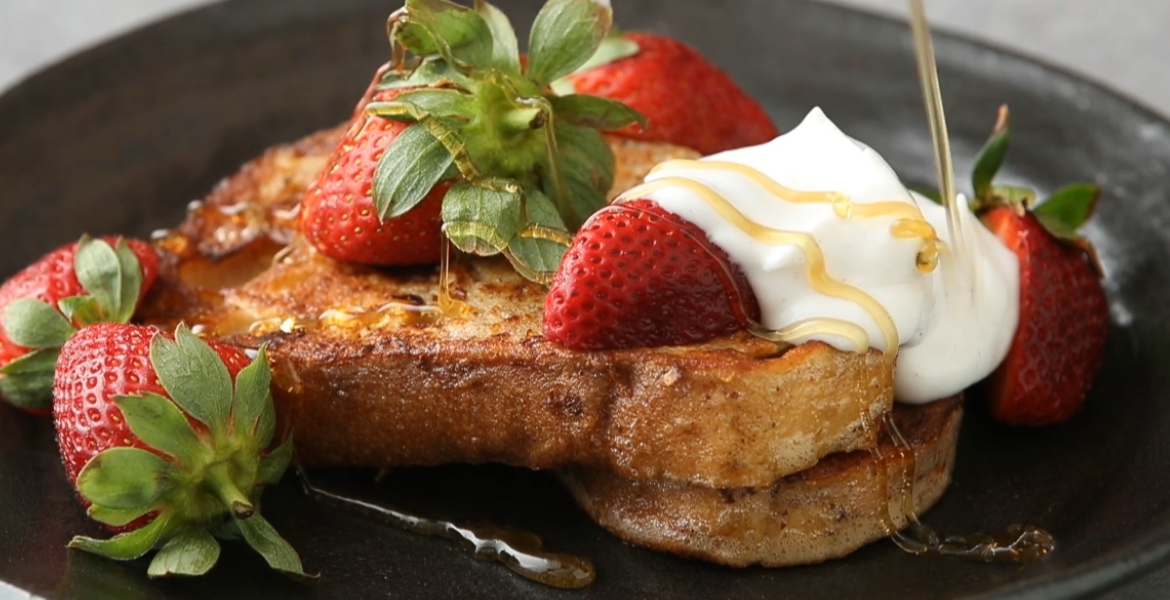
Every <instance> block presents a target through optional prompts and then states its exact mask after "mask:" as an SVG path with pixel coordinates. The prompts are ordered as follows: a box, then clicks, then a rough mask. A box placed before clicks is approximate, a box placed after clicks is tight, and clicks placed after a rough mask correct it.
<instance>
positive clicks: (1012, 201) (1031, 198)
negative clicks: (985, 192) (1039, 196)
mask: <svg viewBox="0 0 1170 600" xmlns="http://www.w3.org/2000/svg"><path fill="white" fill-rule="evenodd" d="M991 196H992V197H993V198H997V199H999V200H1000V201H1002V202H1004V203H1006V204H1007V205H1008V206H1012V207H1020V208H1031V207H1032V205H1033V204H1035V203H1036V190H1033V189H1032V188H1026V187H1022V186H1018V185H993V186H991Z"/></svg>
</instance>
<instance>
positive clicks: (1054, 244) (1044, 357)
mask: <svg viewBox="0 0 1170 600" xmlns="http://www.w3.org/2000/svg"><path fill="white" fill-rule="evenodd" d="M984 222H985V223H987V225H988V227H989V228H990V229H991V231H992V232H994V233H995V234H996V235H997V236H998V237H999V239H1000V240H1001V241H1003V242H1004V245H1005V246H1007V247H1008V248H1009V249H1010V250H1012V251H1013V252H1014V253H1015V254H1016V256H1017V257H1018V258H1019V262H1020V314H1019V325H1018V326H1017V329H1016V334H1015V337H1014V338H1013V339H1012V345H1011V348H1010V350H1009V351H1008V355H1007V358H1005V359H1004V361H1003V363H1002V364H1001V365H1000V367H999V369H998V370H996V372H995V373H993V374H992V376H991V379H990V382H989V384H990V385H989V391H990V396H991V412H992V415H993V416H994V417H995V418H996V419H997V420H999V421H1002V422H1005V423H1012V424H1016V425H1028V426H1043V425H1050V424H1054V423H1059V422H1061V421H1064V420H1066V419H1068V418H1069V417H1071V416H1072V415H1073V413H1075V412H1076V411H1077V410H1079V409H1080V407H1081V405H1082V404H1083V403H1084V399H1085V395H1086V394H1087V393H1088V390H1089V386H1090V384H1091V383H1092V381H1093V377H1094V376H1095V375H1096V373H1097V370H1098V369H1099V368H1100V366H1101V363H1102V361H1103V360H1104V357H1105V339H1106V336H1107V335H1108V331H1109V307H1108V302H1107V300H1106V297H1105V291H1104V289H1103V288H1102V287H1101V283H1100V280H1099V278H1098V275H1097V272H1096V270H1095V269H1094V268H1093V266H1092V265H1091V263H1090V262H1089V259H1088V257H1087V256H1086V254H1085V252H1084V250H1082V249H1081V248H1078V247H1076V246H1075V245H1073V244H1070V243H1065V242H1061V241H1059V240H1057V239H1056V238H1054V237H1053V236H1052V235H1051V234H1049V233H1048V232H1047V231H1046V230H1045V229H1044V227H1043V226H1042V225H1041V224H1040V222H1039V221H1037V220H1036V218H1035V217H1034V216H1032V215H1030V214H1026V215H1023V216H1021V215H1018V214H1017V213H1016V212H1014V210H1013V209H1011V208H1008V207H998V208H994V209H992V210H991V211H989V212H988V213H987V215H986V216H985V217H984Z"/></svg>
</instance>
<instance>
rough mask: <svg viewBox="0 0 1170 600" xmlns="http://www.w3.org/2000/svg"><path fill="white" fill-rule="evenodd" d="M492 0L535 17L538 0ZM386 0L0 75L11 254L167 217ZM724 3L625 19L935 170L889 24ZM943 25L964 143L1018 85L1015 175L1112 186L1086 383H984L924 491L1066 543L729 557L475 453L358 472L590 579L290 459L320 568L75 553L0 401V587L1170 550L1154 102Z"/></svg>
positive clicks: (731, 578)
mask: <svg viewBox="0 0 1170 600" xmlns="http://www.w3.org/2000/svg"><path fill="white" fill-rule="evenodd" d="M499 3H500V4H502V5H504V7H505V8H507V9H509V11H510V12H512V13H515V14H525V15H529V17H528V18H530V15H531V14H533V13H534V12H535V8H536V5H535V2H520V1H503V0H501V1H500V2H499ZM391 4H393V3H387V2H383V1H373V0H344V1H331V2H322V1H320V0H237V1H235V2H230V3H226V4H221V5H216V6H212V7H208V8H205V9H202V10H198V11H195V12H192V13H189V14H186V15H183V16H180V17H177V18H174V19H171V20H169V21H166V22H164V23H160V24H158V25H155V26H152V27H149V28H147V29H145V30H142V31H139V32H137V33H134V34H131V35H129V36H127V37H124V38H122V39H120V40H118V41H115V42H113V43H110V44H107V45H105V46H102V47H100V48H98V49H95V50H92V51H90V52H87V53H85V54H83V55H81V56H78V57H76V58H73V59H71V60H69V61H67V62H65V63H63V64H61V65H59V66H57V67H55V68H53V69H50V70H48V71H46V72H44V73H42V74H40V75H38V76H36V77H34V78H32V79H31V80H29V81H27V82H26V83H24V84H23V85H21V86H19V87H17V88H16V89H14V90H12V91H11V92H9V93H8V94H7V95H5V96H4V97H3V98H0V190H2V191H0V194H2V195H0V240H3V248H4V252H3V253H2V254H0V275H2V276H7V275H9V274H11V273H13V272H15V271H16V270H17V269H18V268H20V267H21V266H22V265H24V264H26V263H28V262H30V261H31V260H33V259H34V258H36V257H37V256H38V255H40V254H41V253H43V252H45V251H47V250H49V249H50V248H52V247H54V246H56V245H58V244H61V243H64V242H67V241H69V240H73V239H76V237H77V236H78V235H79V234H80V233H82V232H83V231H88V232H91V233H109V232H125V233H133V234H137V235H146V234H148V233H149V232H150V231H151V230H152V229H155V228H159V227H166V226H168V225H172V224H174V223H177V222H178V221H179V220H180V219H181V218H182V216H183V210H184V206H185V205H186V203H187V202H188V201H189V200H191V199H193V198H199V197H201V196H202V195H203V194H204V193H205V192H206V191H207V190H208V189H209V188H210V187H211V186H212V185H213V184H214V183H215V182H216V181H217V180H218V179H219V178H221V177H223V176H225V175H227V174H229V173H231V172H232V171H233V170H234V169H235V168H236V167H237V166H238V165H240V164H241V163H242V162H244V161H245V160H247V159H248V158H250V157H252V156H254V155H255V154H257V153H258V152H260V151H261V150H262V149H264V148H265V147H267V146H269V145H271V144H275V143H278V142H282V141H286V140H292V139H295V138H297V137H299V136H301V135H304V134H306V133H308V132H310V131H313V130H315V129H318V128H321V127H325V126H328V125H333V124H335V123H337V122H339V121H340V120H341V119H343V118H344V117H345V115H346V114H347V112H348V111H349V110H350V109H351V108H352V106H353V103H354V101H355V99H356V97H357V96H358V95H359V94H360V92H361V90H362V89H363V88H364V85H365V83H366V82H367V81H368V79H369V76H370V73H371V72H372V71H373V69H374V67H375V66H376V65H377V64H378V63H379V62H380V61H382V60H383V59H385V58H386V56H387V45H386V41H385V39H384V30H383V19H384V18H385V16H386V13H387V11H388V10H389V9H390V8H391V6H390V5H391ZM718 4H719V3H715V2H680V1H678V0H643V1H640V2H638V3H633V2H625V3H622V4H621V6H620V7H619V18H620V20H621V22H622V24H623V25H624V26H626V27H630V28H634V27H637V28H648V29H653V30H657V31H661V32H667V33H670V34H673V35H675V36H678V37H680V38H682V39H684V40H687V41H689V42H691V43H693V44H695V45H697V46H699V47H700V48H701V49H702V50H703V51H704V52H705V53H706V54H707V55H708V56H709V57H711V58H712V59H713V60H714V61H715V62H717V63H719V64H721V65H723V66H724V67H726V68H727V70H729V71H730V72H731V73H732V75H733V76H734V77H735V79H737V80H738V81H740V82H742V83H743V85H744V86H745V87H746V88H747V89H748V90H749V91H750V92H751V93H752V94H753V95H754V96H755V97H756V98H759V99H761V100H762V101H763V103H764V104H765V105H766V106H767V108H768V109H769V110H770V111H771V113H772V115H773V116H774V117H775V119H776V121H777V122H778V123H779V124H781V126H782V127H791V126H792V125H793V124H795V123H796V122H797V120H798V118H799V117H800V116H802V115H803V114H804V113H805V111H807V110H808V109H809V108H811V107H812V106H814V105H817V104H819V105H821V106H822V107H824V108H825V110H826V111H827V112H828V114H829V115H831V116H832V117H833V118H834V119H836V120H837V122H838V123H839V124H840V125H841V126H842V127H843V128H844V129H845V131H847V132H849V133H851V134H853V135H854V136H856V137H858V138H860V139H862V140H865V141H867V142H868V143H870V144H872V145H873V146H874V147H876V148H877V149H878V150H879V151H880V152H881V153H882V154H884V155H885V156H886V158H887V159H888V160H889V161H890V162H891V163H892V164H893V165H894V166H895V167H896V168H897V169H899V170H900V171H901V173H902V174H903V175H904V176H905V177H907V178H908V180H910V181H915V182H919V183H922V182H928V181H930V179H931V174H932V163H931V158H930V156H931V155H930V145H929V142H928V138H927V133H926V129H925V121H924V117H923V114H922V113H923V111H922V108H921V101H920V100H919V95H918V94H919V92H918V83H917V81H916V80H915V70H914V64H913V59H912V57H911V49H910V41H909V40H910V38H909V36H908V34H907V31H906V27H905V25H903V24H899V23H895V22H892V21H887V20H883V19H880V18H876V17H873V16H868V15H865V14H859V13H855V12H850V11H847V10H843V9H838V8H832V7H829V6H824V5H821V4H812V3H805V2H800V1H795V0H785V1H775V0H751V1H743V2H739V3H737V4H738V6H737V8H739V10H735V11H727V10H719V9H717V8H716V5H718ZM514 5H521V6H514ZM519 29H520V30H521V31H524V30H526V29H527V23H524V24H523V25H522V26H521V27H520V28H519ZM937 45H938V54H939V56H938V58H939V64H940V67H941V71H942V84H943V87H944V89H945V92H946V99H947V101H948V116H949V117H950V125H951V128H952V131H951V133H952V136H953V140H954V144H955V149H956V153H957V159H958V163H959V165H961V166H962V167H966V166H967V165H969V164H970V159H971V156H972V154H973V153H974V152H975V151H976V150H977V149H978V147H979V145H980V144H981V141H982V140H983V139H984V136H985V135H986V133H987V131H988V129H989V127H990V126H991V122H992V119H993V117H994V115H995V109H996V107H997V106H998V104H999V103H1001V102H1008V103H1010V104H1011V106H1012V108H1013V113H1014V117H1015V119H1014V121H1015V122H1014V125H1015V129H1016V135H1015V140H1016V143H1015V145H1014V147H1013V150H1012V156H1011V160H1010V171H1009V173H1007V176H1008V177H1009V178H1011V179H1015V180H1017V181H1019V182H1022V183H1026V184H1031V185H1034V186H1036V187H1038V188H1040V189H1041V190H1042V191H1049V190H1051V189H1053V188H1054V187H1055V186H1057V185H1059V184H1062V183H1064V182H1069V181H1073V180H1078V179H1091V180H1095V181H1096V182H1097V183H1099V184H1101V185H1102V186H1103V188H1104V193H1105V202H1104V206H1103V207H1102V211H1101V215H1100V216H1099V217H1098V218H1097V220H1096V221H1095V223H1094V228H1093V230H1092V235H1093V237H1094V238H1095V239H1096V240H1097V241H1098V243H1099V244H1100V248H1101V251H1102V258H1103V259H1104V262H1105V265H1106V268H1107V270H1108V272H1109V279H1108V286H1109V292H1110V296H1111V298H1112V301H1113V315H1114V321H1115V325H1114V328H1113V332H1112V335H1111V337H1110V340H1109V357H1108V360H1107V362H1106V365H1105V368H1104V370H1103V371H1102V373H1101V375H1100V377H1099V379H1098V381H1097V384H1096V386H1095V388H1094V390H1093V393H1092V396H1091V397H1090V399H1089V403H1088V408H1087V409H1086V410H1085V411H1084V412H1083V413H1082V414H1081V415H1080V416H1078V417H1077V418H1075V419H1074V420H1072V421H1071V422H1069V423H1067V424H1066V425H1063V426H1060V427H1056V428H1052V429H1048V430H1044V431H1016V430H1011V429H1006V428H1003V427H998V426H996V425H994V424H992V423H991V422H990V421H989V419H988V418H987V416H986V414H985V413H984V412H983V411H982V410H981V409H979V408H978V407H977V406H972V408H971V410H970V411H969V416H968V418H967V420H966V423H965V424H964V427H963V435H962V440H961V444H960V448H959V455H958V465H957V470H956V472H955V482H954V485H953V486H952V487H951V489H950V491H949V492H948V493H947V495H946V497H945V498H944V499H943V500H942V502H941V503H940V504H939V505H938V507H937V508H936V509H935V510H933V511H932V512H931V513H930V514H929V522H931V523H933V524H934V525H935V526H936V527H938V528H940V529H944V530H949V531H969V530H973V529H978V528H989V527H996V526H1002V525H1004V524H1007V523H1010V522H1016V521H1028V522H1033V523H1035V524H1038V525H1041V526H1043V527H1046V528H1048V529H1049V530H1051V531H1052V532H1053V533H1054V534H1055V535H1056V537H1057V539H1058V540H1059V543H1060V547H1059V550H1058V551H1057V552H1056V553H1055V554H1054V555H1053V556H1051V557H1050V558H1049V559H1047V560H1044V561H1042V562H1039V563H1037V564H1032V565H1029V566H1027V567H1022V568H1021V567H1015V566H994V565H984V564H971V563H965V562H959V561H954V560H935V559H918V558H913V557H910V556H907V555H904V554H902V553H901V552H899V551H898V550H897V549H896V548H895V547H894V546H893V545H892V544H891V543H889V542H887V541H882V542H879V543H875V544H872V545H871V546H869V547H866V548H864V549H862V550H860V551H859V552H857V553H856V554H854V555H852V556H850V557H848V558H846V559H844V560H838V561H833V562H830V563H828V564H824V565H817V566H809V567H800V568H792V569H779V570H764V569H744V570H732V569H726V568H721V567H717V566H713V565H708V564H703V563H698V562H692V561H687V560H682V559H678V558H675V557H673V556H666V555H662V554H656V553H654V552H649V551H646V550H642V549H639V548H634V547H631V546H628V545H625V544H622V543H621V542H618V541H617V540H616V539H615V538H613V537H610V536H609V535H608V534H606V533H605V532H603V531H602V530H601V529H600V528H598V527H597V526H595V525H594V524H593V523H592V522H590V521H589V520H587V519H586V518H585V517H584V516H582V515H581V514H580V513H578V512H577V511H576V510H575V509H574V507H573V506H572V504H571V503H570V500H569V498H568V496H567V495H566V494H565V493H564V492H562V491H561V490H560V489H559V488H558V487H556V485H555V484H553V483H552V482H551V481H550V480H549V479H547V478H546V477H545V476H544V475H542V474H538V473H530V472H522V471H518V470H510V469H505V468H502V467H485V468H467V467H464V468H451V469H435V470H418V471H411V470H405V471H401V472H396V473H395V474H393V475H391V476H390V477H389V478H388V479H387V480H386V481H385V482H384V483H383V484H382V485H381V487H378V488H373V489H374V490H375V492H374V493H376V494H381V495H384V496H387V497H395V498H397V499H398V501H399V502H401V503H404V504H409V505H413V506H416V507H421V508H424V509H426V510H430V511H434V512H445V513H449V514H453V515H456V516H461V517H465V518H486V519H491V520H493V521H495V522H500V523H509V524H514V525H517V526H520V527H524V528H527V529H529V530H532V531H536V532H539V533H541V534H542V535H544V536H545V538H546V541H547V543H548V545H549V546H551V547H555V548H558V549H564V550H568V551H571V552H575V553H579V554H582V555H585V556H588V557H590V558H592V559H593V561H594V562H595V563H596V566H597V570H598V573H599V575H598V578H597V581H596V583H595V584H594V585H593V586H592V587H590V588H588V589H586V590H584V591H583V592H563V591H557V590H553V589H550V588H546V587H542V586H540V585H538V584H535V583H532V582H529V581H527V580H523V579H520V578H519V577H516V576H513V575H512V574H510V573H509V572H508V571H507V570H505V569H504V568H502V567H500V566H498V565H495V564H492V563H484V562H477V561H475V560H472V559H470V558H468V557H467V556H466V555H464V554H462V553H461V552H459V551H457V550H455V549H454V548H453V547H452V546H451V545H450V544H449V543H447V542H445V541H443V540H437V539H424V538H418V537H415V536H412V535H410V534H406V533H402V532H399V531H397V530H394V529H391V528H389V527H385V526H381V525H378V524H372V523H370V522H367V521H365V520H363V519H362V518H360V517H356V516H352V515H349V514H342V513H339V512H335V511H334V510H331V509H328V508H325V507H322V506H318V505H315V504H313V503H312V502H311V501H309V500H307V499H306V498H304V497H303V496H301V495H300V494H299V493H298V491H297V489H296V486H295V485H293V484H292V483H291V482H286V483H285V484H284V485H283V486H281V487H278V488H277V489H273V490H271V491H270V492H269V493H268V495H267V496H266V497H267V502H266V506H265V509H266V513H267V514H268V516H269V519H270V520H271V521H272V522H273V523H274V524H275V525H276V527H277V529H279V530H281V531H282V532H283V533H284V534H285V535H286V536H287V538H288V539H289V540H290V541H291V542H292V543H293V545H294V546H296V547H297V548H298V549H299V550H300V552H301V555H302V556H303V557H304V558H305V561H306V563H307V565H308V567H309V568H311V569H314V570H320V571H321V572H322V573H323V574H324V575H323V577H322V580H321V582H320V584H319V585H318V586H316V587H315V588H312V589H308V588H302V587H299V586H297V585H296V584H293V583H290V582H287V581H285V580H283V579H281V578H279V577H277V576H275V575H272V574H270V573H267V572H265V569H264V568H263V567H262V564H261V562H260V561H259V559H258V558H256V557H255V556H253V555H251V554H250V553H249V552H247V551H244V550H242V549H240V548H238V547H232V548H228V549H225V553H224V557H223V559H222V560H221V561H220V565H219V567H217V568H216V570H215V571H214V572H213V574H211V575H210V576H208V577H206V578H204V579H201V580H191V581H164V582H151V581H148V580H147V579H146V577H145V576H144V571H145V569H144V566H143V565H142V564H119V563H114V562H108V561H104V560H101V559H96V558H94V557H91V556H88V555H85V554H82V553H77V552H68V551H66V550H65V543H66V542H67V541H68V539H69V537H70V536H71V535H72V534H75V533H89V534H92V535H100V534H101V532H100V530H99V529H98V528H97V527H95V526H94V525H93V524H92V523H90V522H87V520H86V519H85V516H84V513H83V512H82V510H81V509H80V508H79V507H78V505H77V503H76V501H75V500H74V498H73V495H72V493H71V491H70V489H69V487H68V484H67V483H66V482H65V479H64V477H63V475H62V470H61V468H60V466H59V464H58V459H57V457H56V455H55V449H54V444H53V442H52V437H51V429H50V426H49V424H48V423H47V422H45V421H44V420H40V419H36V418H32V417H29V416H26V415H24V414H22V413H19V412H17V411H15V410H13V409H10V408H8V407H7V406H0V596H3V595H13V594H16V591H15V590H16V589H20V590H27V591H28V592H30V593H32V594H34V595H41V596H46V597H51V598H74V597H76V598H81V597H85V598H119V599H121V598H126V599H137V598H164V597H165V598H225V599H227V598H284V597H310V596H312V597H316V598H356V597H373V596H386V597H391V596H392V597H428V598H456V597H458V598H472V597H477V598H478V597H482V598H498V597H512V596H518V597H531V598H564V597H569V596H576V597H590V598H617V597H641V598H644V597H658V598H675V597H678V598H684V597H685V598H689V597H727V598H764V597H769V598H781V597H785V598H831V599H840V598H871V599H886V598H890V599H900V600H901V599H908V598H991V597H995V598H1071V597H1075V596H1079V595H1082V594H1086V593H1089V592H1092V591H1097V590H1100V589H1102V588H1104V587H1106V586H1109V585H1111V584H1115V583H1116V582H1119V581H1121V580H1124V579H1127V578H1132V577H1134V576H1136V575H1137V574H1138V573H1141V572H1144V571H1145V570H1148V569H1150V568H1153V566H1154V565H1156V564H1158V563H1160V562H1161V561H1162V560H1163V559H1164V558H1166V556H1167V555H1168V553H1170V514H1168V513H1167V511H1168V509H1170V478H1167V477H1166V476H1165V473H1166V472H1167V471H1168V470H1170V409H1168V407H1170V403H1168V401H1170V380H1168V378H1167V375H1166V373H1167V371H1166V365H1168V364H1170V310H1168V308H1167V307H1170V262H1168V261H1167V258H1168V257H1170V204H1167V203H1166V202H1165V197H1164V196H1165V190H1166V182H1167V181H1170V177H1168V173H1167V170H1168V165H1170V125H1168V124H1167V123H1166V122H1165V121H1163V120H1162V119H1160V118H1158V117H1156V116H1154V115H1152V114H1150V113H1149V112H1147V111H1146V110H1143V109H1141V108H1139V107H1137V106H1135V105H1133V104H1132V103H1130V102H1128V101H1126V100H1123V99H1120V98H1118V97H1117V96H1115V95H1113V94H1111V93H1109V92H1107V91H1105V90H1103V89H1101V88H1099V87H1097V86H1095V85H1093V84H1089V83H1086V82H1084V81H1081V80H1079V79H1077V78H1075V77H1071V76H1069V75H1067V74H1064V73H1060V72H1057V71H1054V70H1052V69H1049V68H1046V67H1044V66H1041V65H1037V64H1035V63H1033V62H1030V61H1027V60H1023V59H1020V58H1018V57H1015V56H1011V55H1007V54H1004V53H1002V52H999V51H996V50H992V49H989V48H986V47H983V46H980V45H977V44H974V43H971V42H968V41H964V40H959V39H955V38H952V37H948V36H939V39H938V42H937ZM701 117H702V115H696V118H701ZM962 170H964V169H963V168H961V169H960V171H962ZM961 174H962V173H961ZM972 404H973V405H974V404H976V403H972ZM347 477H348V478H349V479H350V480H351V481H359V480H363V479H365V478H367V477H368V474H350V475H348V476H347ZM367 485H368V484H367ZM4 582H6V583H7V585H8V586H11V587H6V585H5V583H4ZM6 590H7V592H6ZM8 592H11V593H8ZM22 595H23V594H16V596H17V597H20V596H22Z"/></svg>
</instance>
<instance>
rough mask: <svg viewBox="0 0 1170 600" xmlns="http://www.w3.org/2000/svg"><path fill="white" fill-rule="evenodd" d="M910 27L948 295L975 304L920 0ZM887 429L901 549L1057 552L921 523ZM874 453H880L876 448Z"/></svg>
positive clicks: (1039, 538) (1038, 542)
mask: <svg viewBox="0 0 1170 600" xmlns="http://www.w3.org/2000/svg"><path fill="white" fill-rule="evenodd" d="M910 27H911V32H912V34H913V37H914V49H915V56H916V58H917V63H918V75H919V82H920V83H921V85H922V95H923V100H924V103H925V107H926V114H927V119H928V121H929V124H930V132H931V142H932V144H933V146H934V154H935V166H936V167H937V171H938V183H939V189H940V190H941V192H942V198H943V205H944V207H945V208H946V212H947V226H948V229H949V233H950V239H951V241H952V245H951V248H950V250H949V251H944V252H942V253H941V256H940V264H941V267H942V269H943V281H944V286H945V293H946V294H949V295H952V297H955V298H960V299H962V300H966V301H969V302H977V301H978V299H979V272H980V271H979V270H978V269H976V268H974V266H973V259H974V258H975V253H976V252H977V251H978V249H977V248H975V247H973V246H974V244H970V243H969V242H968V240H969V239H970V229H968V228H969V227H972V226H977V225H975V224H974V223H973V222H972V219H974V215H973V214H972V213H971V211H970V210H968V209H967V208H966V206H965V200H964V201H963V202H960V197H959V195H958V193H957V192H956V190H955V177H954V165H953V163H952V159H951V148H950V140H949V138H948V135H947V125H946V115H945V113H944V110H943V102H942V92H941V89H940V87H939V81H938V66H937V65H936V63H935V57H934V45H933V43H932V41H931V35H930V26H929V23H928V22H927V20H926V11H925V9H924V7H923V4H922V0H910ZM883 426H884V428H885V430H886V433H887V435H889V436H890V438H891V439H893V441H894V445H895V447H896V448H898V451H899V452H900V453H902V454H903V455H908V456H909V458H910V462H909V465H910V466H909V468H908V469H905V470H903V472H902V473H899V474H898V475H899V477H900V481H898V484H897V486H896V489H897V493H895V494H894V496H893V497H891V499H890V504H889V508H890V520H891V523H893V522H895V517H896V516H897V515H898V513H901V515H902V516H903V517H904V519H905V521H906V524H907V527H906V529H905V530H902V531H891V533H890V538H891V539H892V540H893V542H894V543H895V544H897V545H898V547H899V548H901V549H903V550H905V551H906V552H909V553H911V554H918V555H921V554H936V555H942V556H954V557H958V558H963V559H967V560H975V561H982V562H1010V563H1027V562H1031V561H1033V560H1036V559H1039V558H1042V557H1044V556H1046V555H1048V554H1049V553H1050V552H1052V551H1053V550H1054V549H1055V547H1056V544H1055V540H1054V539H1053V537H1052V535H1051V534H1050V533H1048V532H1047V531H1045V530H1043V529H1040V528H1038V527H1035V526H1033V525H1020V524H1012V525H1009V526H1007V527H1005V528H1003V529H1002V530H999V531H996V532H994V533H975V534H971V535H959V536H954V535H951V536H945V537H944V536H942V535H940V534H939V533H938V532H937V531H935V530H934V529H932V528H931V527H929V526H927V525H925V524H923V523H922V522H920V521H919V520H918V516H917V514H918V511H917V508H916V506H915V500H914V496H915V492H914V482H915V478H916V476H917V474H916V471H917V466H916V464H915V461H914V460H913V457H914V453H913V449H912V448H911V447H910V445H909V444H908V443H907V442H906V440H905V438H904V437H903V436H902V433H901V432H900V431H898V428H897V427H896V426H895V424H894V421H893V419H891V418H889V416H888V415H887V417H886V418H885V419H884V420H883ZM874 451H875V452H877V450H876V449H875V450H874ZM891 529H893V528H892V527H891Z"/></svg>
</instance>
